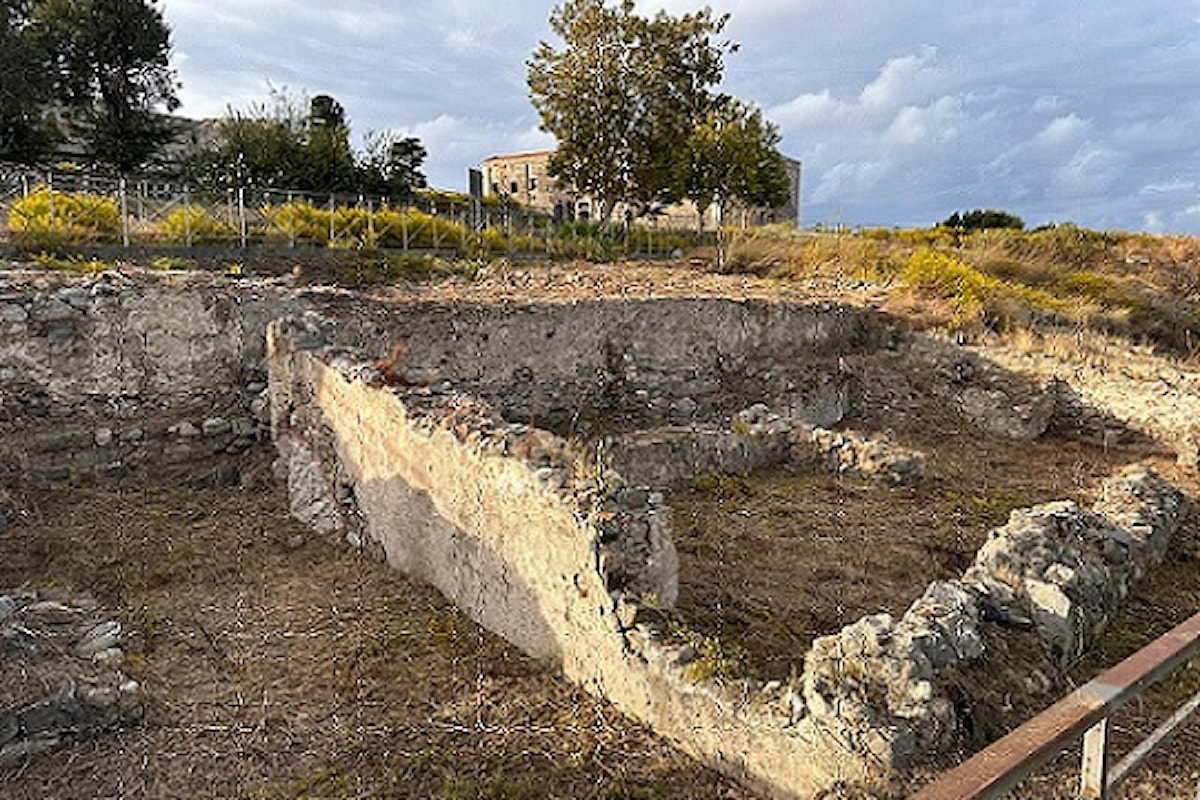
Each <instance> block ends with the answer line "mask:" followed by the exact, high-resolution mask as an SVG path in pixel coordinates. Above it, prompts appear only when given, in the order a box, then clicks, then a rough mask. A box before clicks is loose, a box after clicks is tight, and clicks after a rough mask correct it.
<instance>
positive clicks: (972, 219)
mask: <svg viewBox="0 0 1200 800" xmlns="http://www.w3.org/2000/svg"><path fill="white" fill-rule="evenodd" d="M938 224H939V225H940V226H941V227H943V228H952V229H954V230H959V231H982V230H987V229H989V228H1010V229H1014V230H1018V231H1022V230H1025V220H1023V219H1021V218H1020V217H1018V216H1017V215H1016V214H1011V213H1009V212H1007V211H997V210H996V209H991V208H987V209H980V208H977V209H974V210H972V211H963V212H959V211H955V212H954V213H953V214H951V215H950V216H948V217H946V219H944V220H942V221H941V222H940V223H938Z"/></svg>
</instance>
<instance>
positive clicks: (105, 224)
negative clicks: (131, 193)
mask: <svg viewBox="0 0 1200 800" xmlns="http://www.w3.org/2000/svg"><path fill="white" fill-rule="evenodd" d="M8 229H9V232H10V235H11V236H12V238H13V240H14V241H15V242H16V244H18V245H19V246H21V247H23V248H25V249H27V250H40V249H49V250H53V249H56V248H59V247H66V246H72V245H84V244H112V243H115V242H119V241H120V240H121V231H122V228H121V210H120V208H119V207H118V206H117V202H116V201H115V200H113V199H112V198H110V197H104V196H102V195H94V194H84V193H68V192H58V191H54V190H52V189H50V188H49V187H46V186H39V187H37V188H36V189H34V190H33V191H32V192H30V193H29V195H28V196H26V197H23V198H21V199H20V200H18V201H17V202H16V203H14V204H13V206H12V208H11V209H10V210H9V212H8Z"/></svg>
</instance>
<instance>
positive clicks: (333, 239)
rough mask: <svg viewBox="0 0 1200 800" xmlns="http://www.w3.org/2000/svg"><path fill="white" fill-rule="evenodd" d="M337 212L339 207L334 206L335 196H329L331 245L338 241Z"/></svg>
mask: <svg viewBox="0 0 1200 800" xmlns="http://www.w3.org/2000/svg"><path fill="white" fill-rule="evenodd" d="M336 211H337V206H335V205H334V204H333V195H329V244H330V245H332V244H333V243H334V242H336V241H337V229H336V228H335V227H334V220H333V218H334V212H336Z"/></svg>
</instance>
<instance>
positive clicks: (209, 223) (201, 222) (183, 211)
mask: <svg viewBox="0 0 1200 800" xmlns="http://www.w3.org/2000/svg"><path fill="white" fill-rule="evenodd" d="M158 232H159V234H160V235H161V236H162V237H163V238H164V239H165V240H166V241H167V242H169V243H170V244H176V245H186V244H189V242H190V243H191V244H192V245H199V246H205V245H218V244H228V243H230V242H231V241H233V240H235V239H236V238H237V231H236V230H234V229H233V227H232V226H231V225H230V224H229V223H227V222H225V221H224V220H221V219H218V218H217V217H215V216H213V215H212V214H211V213H209V212H208V211H206V210H205V209H203V208H195V207H192V208H177V209H175V210H174V211H172V212H171V213H170V214H167V216H166V217H165V218H164V219H163V221H162V222H160V223H159V225H158Z"/></svg>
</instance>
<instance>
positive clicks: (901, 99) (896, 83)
mask: <svg viewBox="0 0 1200 800" xmlns="http://www.w3.org/2000/svg"><path fill="white" fill-rule="evenodd" d="M936 62H937V48H935V47H923V48H921V51H920V52H919V53H916V54H914V55H907V56H901V57H900V58H893V59H891V60H890V61H888V62H887V63H886V64H884V66H883V69H882V70H880V72H879V76H878V77H877V78H875V80H873V81H871V82H870V83H869V84H867V85H866V86H865V87H863V90H862V94H861V95H859V100H860V102H861V103H862V105H863V107H864V108H867V109H879V110H891V109H893V108H896V107H898V106H900V105H903V104H904V103H908V102H912V101H920V100H924V99H925V98H926V97H928V96H929V95H930V93H931V92H933V91H934V90H935V89H936V88H937V87H939V86H940V85H941V84H942V82H943V80H944V73H943V71H942V70H941V69H940V68H939V67H938V65H937V63H936Z"/></svg>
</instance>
